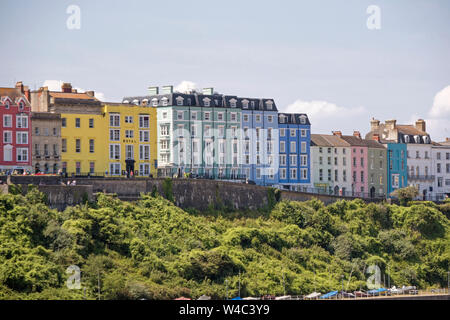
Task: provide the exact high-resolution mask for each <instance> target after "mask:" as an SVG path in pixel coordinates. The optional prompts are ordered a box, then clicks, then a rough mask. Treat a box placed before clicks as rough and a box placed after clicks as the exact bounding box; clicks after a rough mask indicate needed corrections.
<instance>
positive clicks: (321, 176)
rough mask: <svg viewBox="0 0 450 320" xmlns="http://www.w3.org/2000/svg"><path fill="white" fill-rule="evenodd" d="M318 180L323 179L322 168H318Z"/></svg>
mask: <svg viewBox="0 0 450 320" xmlns="http://www.w3.org/2000/svg"><path fill="white" fill-rule="evenodd" d="M319 181H323V169H319Z"/></svg>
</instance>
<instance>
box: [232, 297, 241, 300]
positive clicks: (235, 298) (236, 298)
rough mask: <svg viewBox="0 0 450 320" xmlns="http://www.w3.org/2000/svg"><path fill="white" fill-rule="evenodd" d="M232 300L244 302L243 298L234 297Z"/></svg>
mask: <svg viewBox="0 0 450 320" xmlns="http://www.w3.org/2000/svg"><path fill="white" fill-rule="evenodd" d="M231 300H242V298H241V297H234V298H233V299H231Z"/></svg>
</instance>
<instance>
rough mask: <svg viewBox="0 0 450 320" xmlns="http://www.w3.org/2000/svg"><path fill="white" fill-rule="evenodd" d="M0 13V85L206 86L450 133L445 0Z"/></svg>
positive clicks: (311, 110)
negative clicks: (417, 123)
mask: <svg viewBox="0 0 450 320" xmlns="http://www.w3.org/2000/svg"><path fill="white" fill-rule="evenodd" d="M71 5H76V6H77V7H78V8H79V13H80V14H79V18H80V19H78V20H77V19H75V20H74V18H76V15H74V12H73V11H69V12H68V11H67V10H68V8H70V6H71ZM370 6H376V7H377V8H378V9H379V11H377V14H376V15H374V12H373V11H370V10H369V12H368V11H367V10H368V8H369V7H370ZM0 12H2V15H1V16H2V18H1V19H0V37H1V39H2V44H3V45H2V50H1V51H0V86H1V87H12V86H14V84H15V82H16V81H23V82H24V84H25V85H29V86H30V88H31V89H35V88H36V89H37V88H39V87H41V86H43V85H44V84H45V85H48V86H49V87H50V88H52V87H58V86H59V84H60V83H61V82H62V81H64V82H71V83H72V85H73V87H76V88H80V89H84V90H94V91H95V92H96V95H97V96H98V97H99V98H100V99H102V100H104V101H105V100H106V101H110V102H118V101H121V99H122V97H124V96H130V95H145V94H146V93H147V88H148V87H149V86H164V85H173V86H175V87H176V88H178V89H181V88H185V87H196V88H199V89H201V88H204V87H214V89H215V90H216V91H218V92H219V93H223V94H231V95H237V96H243V97H256V98H273V99H274V100H275V102H276V104H277V107H278V109H279V110H280V111H287V112H306V113H307V114H308V115H309V117H310V120H311V123H312V131H313V133H331V131H333V130H340V131H342V132H343V133H344V134H352V133H353V131H354V130H359V131H361V132H362V133H363V134H365V133H367V132H368V130H369V128H370V124H369V121H370V119H371V118H372V117H375V118H377V119H379V120H381V121H385V120H387V119H397V123H400V124H411V123H414V122H415V121H416V120H417V119H419V118H422V119H425V120H426V121H427V131H428V132H429V133H430V135H431V138H432V140H434V141H443V140H444V139H445V137H450V1H447V0H442V1H440V0H370V1H366V0H345V1H344V0H315V1H293V0H292V1H283V0H279V1H265V0H259V1H253V0H240V1H235V0H228V1H211V0H209V1H203V0H201V1H197V0H191V1H177V0H171V1H137V0H127V1H118V0H116V1H114V0H108V1H107V0H89V1H85V0H70V1H66V0H59V1H47V0H40V1H31V0H1V1H0ZM77 21H79V29H70V28H69V27H70V25H72V26H73V25H74V23H75V25H76V22H77ZM368 21H369V24H370V23H371V22H372V23H373V22H374V21H375V22H376V23H377V26H379V28H378V29H369V28H368ZM68 22H69V27H68Z"/></svg>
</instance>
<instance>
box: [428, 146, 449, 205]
mask: <svg viewBox="0 0 450 320" xmlns="http://www.w3.org/2000/svg"><path fill="white" fill-rule="evenodd" d="M431 158H432V160H433V161H432V166H433V173H434V176H435V179H434V186H433V190H434V192H435V194H436V200H443V199H444V198H445V197H446V196H447V197H450V138H447V140H446V141H444V142H439V143H433V144H432V147H431Z"/></svg>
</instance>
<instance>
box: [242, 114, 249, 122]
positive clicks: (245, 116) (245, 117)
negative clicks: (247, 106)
mask: <svg viewBox="0 0 450 320" xmlns="http://www.w3.org/2000/svg"><path fill="white" fill-rule="evenodd" d="M243 117H244V122H248V114H244V115H243Z"/></svg>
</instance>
